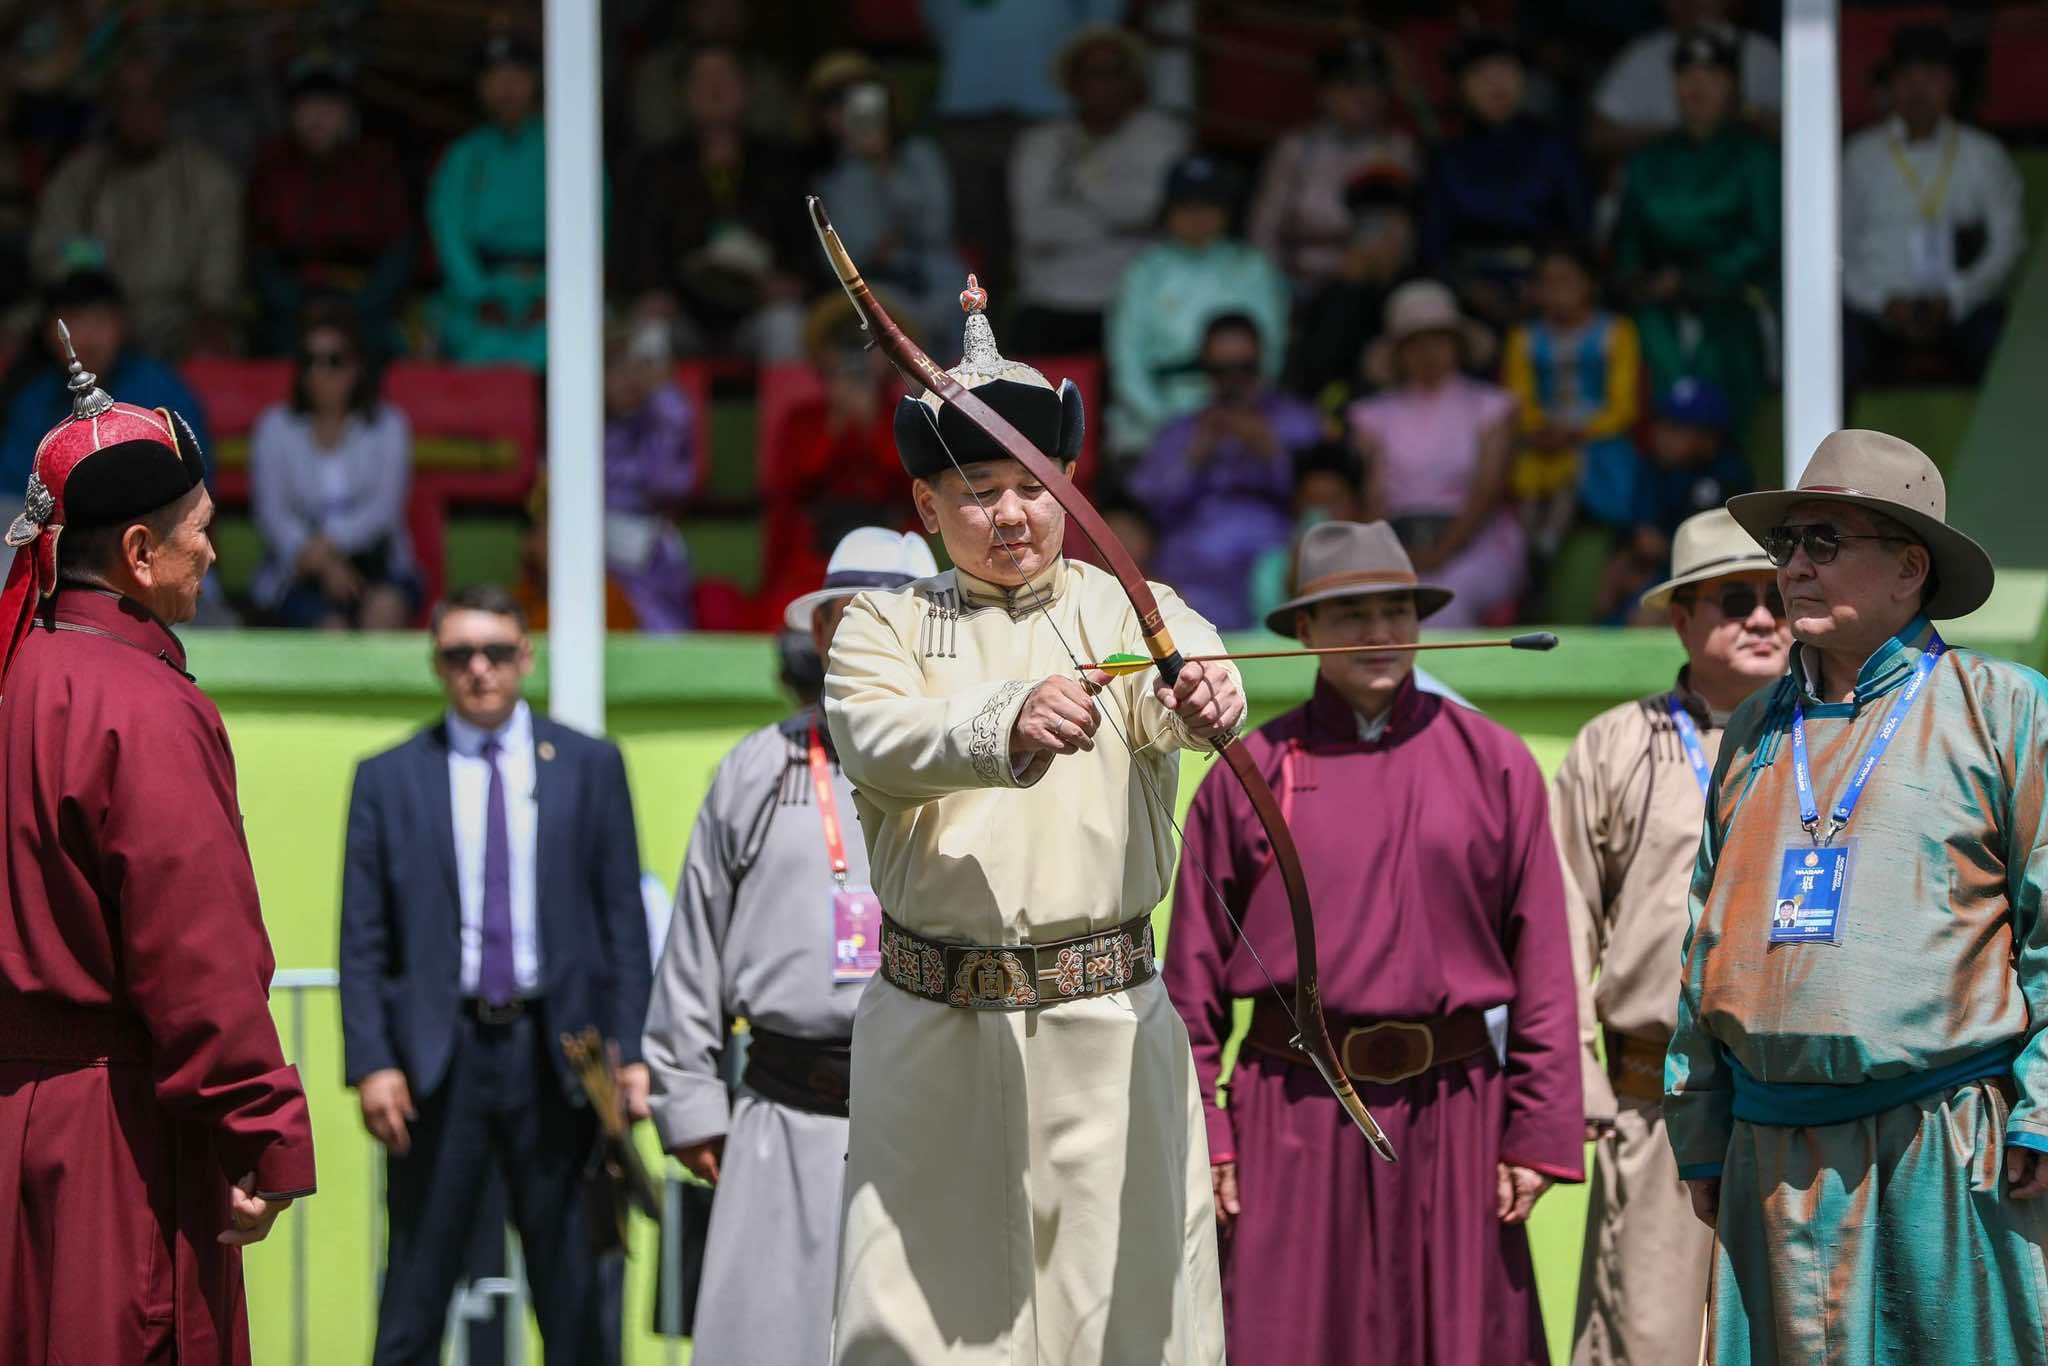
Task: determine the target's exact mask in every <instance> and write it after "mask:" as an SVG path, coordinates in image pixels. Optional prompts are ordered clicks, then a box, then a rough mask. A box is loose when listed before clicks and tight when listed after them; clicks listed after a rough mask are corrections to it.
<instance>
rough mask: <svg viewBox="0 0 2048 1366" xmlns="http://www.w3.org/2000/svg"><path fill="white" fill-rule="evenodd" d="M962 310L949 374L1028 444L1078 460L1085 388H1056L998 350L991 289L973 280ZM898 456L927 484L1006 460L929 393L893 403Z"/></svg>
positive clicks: (991, 442)
mask: <svg viewBox="0 0 2048 1366" xmlns="http://www.w3.org/2000/svg"><path fill="white" fill-rule="evenodd" d="M960 307H961V308H963V309H965V310H966V312H967V329H966V330H967V337H966V345H965V346H964V347H963V348H962V359H961V361H960V363H959V364H958V365H956V366H954V367H953V368H952V369H951V370H948V371H947V372H946V373H947V374H949V375H951V376H952V377H953V378H954V379H956V380H958V381H959V382H960V383H961V385H962V386H963V387H965V388H968V389H972V390H973V391H974V396H975V397H976V398H978V399H980V400H981V401H982V402H983V403H986V404H987V405H988V406H989V407H991V408H993V409H995V410H996V412H997V413H998V414H1000V415H1001V416H1002V417H1003V418H1004V419H1005V420H1007V421H1008V422H1009V423H1010V425H1011V426H1013V427H1015V428H1016V429H1017V430H1018V431H1019V432H1021V433H1023V435H1024V438H1025V440H1027V441H1029V442H1030V443H1031V444H1032V445H1034V446H1036V447H1037V448H1038V449H1039V450H1041V451H1043V452H1045V454H1047V455H1049V456H1051V457H1052V458H1053V459H1055V460H1058V461H1061V462H1063V463H1065V464H1068V465H1071V464H1073V463H1074V461H1076V460H1078V459H1079V458H1080V456H1081V442H1082V438H1083V437H1084V436H1086V435H1087V430H1088V418H1087V414H1086V412H1085V411H1083V409H1082V406H1081V391H1080V390H1079V389H1078V388H1076V387H1075V385H1074V382H1073V381H1072V380H1070V379H1068V380H1061V381H1060V383H1059V387H1058V388H1054V387H1053V383H1052V381H1051V380H1049V379H1047V378H1046V377H1045V376H1044V375H1041V374H1039V373H1038V371H1036V370H1034V369H1032V368H1031V367H1030V366H1028V365H1025V364H1024V363H1023V362H1021V361H1013V360H1009V359H1006V358H1005V357H1004V356H1003V355H1002V353H1001V352H999V351H997V350H996V336H995V330H994V329H993V328H991V327H990V326H989V322H988V313H987V309H988V291H987V290H984V289H983V288H982V287H981V286H980V285H979V284H978V283H976V281H975V278H974V277H973V276H972V275H970V276H968V277H967V288H966V289H965V290H964V291H962V292H961V295H960ZM896 454H897V456H898V457H899V458H900V459H901V460H902V461H903V469H904V472H905V473H907V474H908V475H909V476H910V477H911V478H913V479H929V478H931V477H932V476H933V475H935V474H939V473H941V472H942V471H945V470H949V469H952V468H953V466H954V465H955V464H960V465H971V464H973V463H974V462H976V461H978V460H1004V459H1008V458H1009V453H1008V452H1007V451H1005V450H1004V449H1003V448H1002V447H1001V446H999V445H997V444H996V442H995V440H994V438H992V437H990V436H989V435H988V434H987V433H986V432H984V431H982V430H981V428H979V427H977V426H975V425H974V424H973V423H972V422H969V421H968V420H967V419H966V418H964V417H962V416H961V415H960V414H959V413H958V412H956V411H954V409H953V407H952V405H951V404H948V403H946V402H944V401H943V400H941V399H940V398H939V397H938V395H936V394H933V393H929V392H927V393H926V394H925V395H924V396H923V397H921V398H911V397H908V396H906V397H904V398H903V400H902V401H901V402H899V403H898V404H897V405H896Z"/></svg>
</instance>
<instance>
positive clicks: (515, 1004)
mask: <svg viewBox="0 0 2048 1366" xmlns="http://www.w3.org/2000/svg"><path fill="white" fill-rule="evenodd" d="M533 1004H534V1003H533V1002H532V1001H526V1000H521V999H519V998H517V997H515V998H513V999H512V1000H510V1001H507V1002H505V1004H503V1005H501V1006H494V1005H492V1004H491V1003H490V1002H488V1001H486V1000H484V998H483V997H481V996H465V997H463V998H462V1013H463V1014H465V1015H467V1016H469V1017H470V1018H471V1019H472V1020H475V1021H476V1022H477V1023H478V1024H487V1025H508V1024H511V1023H512V1022H513V1021H514V1020H517V1019H519V1018H520V1017H521V1016H523V1015H524V1014H526V1011H527V1007H529V1006H531V1005H533Z"/></svg>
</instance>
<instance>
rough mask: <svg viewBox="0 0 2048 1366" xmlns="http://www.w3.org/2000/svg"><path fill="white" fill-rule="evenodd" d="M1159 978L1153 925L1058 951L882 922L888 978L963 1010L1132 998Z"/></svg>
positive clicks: (1135, 923)
mask: <svg viewBox="0 0 2048 1366" xmlns="http://www.w3.org/2000/svg"><path fill="white" fill-rule="evenodd" d="M1157 971H1158V963H1157V961H1156V960H1155V959H1154V957H1153V953H1152V917H1151V916H1150V915H1149V914H1148V915H1140V916H1133V917H1132V918H1131V919H1129V920H1126V921H1125V922H1124V923H1123V924H1121V925H1118V926H1117V927H1116V928H1115V929H1110V930H1103V931H1101V932H1099V933H1096V934H1084V935H1079V936H1076V937H1075V938H1072V939H1059V940H1055V941H1053V942H1052V943H1050V944H949V943H947V942H945V941H944V940H939V939H926V938H925V937H924V936H922V935H917V934H912V933H911V932H910V931H909V930H906V929H904V928H903V927H902V926H901V925H899V924H897V923H896V922H895V921H894V920H891V919H890V918H889V917H888V916H886V915H885V916H883V917H882V977H883V979H884V980H885V981H887V982H888V983H889V984H890V985H892V986H895V987H898V988H900V989H902V990H904V991H907V992H909V993H910V994H911V995H913V996H922V997H924V998H925V999H926V1000H927V1001H937V1002H938V1003H939V1004H940V1005H948V1006H956V1007H958V1008H959V1009H961V1010H1034V1009H1036V1008H1038V1007H1039V1006H1055V1005H1058V1004H1059V1003H1060V1002H1062V1001H1078V1000H1082V999H1084V998H1086V997H1090V996H1107V995H1109V994H1110V993H1111V992H1114V991H1128V990H1129V989H1130V988H1132V987H1134V986H1137V985H1138V984H1139V983H1140V982H1144V981H1146V980H1148V979H1150V978H1151V976H1152V975H1153V973H1155V972H1157Z"/></svg>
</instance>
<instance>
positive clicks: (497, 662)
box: [434, 640, 519, 672]
mask: <svg viewBox="0 0 2048 1366" xmlns="http://www.w3.org/2000/svg"><path fill="white" fill-rule="evenodd" d="M478 655H482V656H483V657H484V659H485V660H486V661H488V662H489V663H490V664H492V665H493V666H495V667H497V668H500V669H502V668H504V667H505V666H506V665H507V664H510V663H513V662H514V661H515V660H517V659H518V658H519V647H518V646H517V645H515V644H512V643H511V642H509V641H503V640H494V641H492V642H491V643H490V644H488V645H443V646H442V647H441V648H440V649H438V650H436V651H434V656H435V658H437V659H439V660H440V661H441V667H442V668H444V669H447V670H449V671H451V672H459V671H460V670H463V669H467V668H468V667H469V661H470V660H472V659H475V658H476V657H477V656H478Z"/></svg>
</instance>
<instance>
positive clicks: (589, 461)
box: [543, 0, 604, 731]
mask: <svg viewBox="0 0 2048 1366" xmlns="http://www.w3.org/2000/svg"><path fill="white" fill-rule="evenodd" d="M600 8H601V5H600V0H547V18H546V35H545V36H546V43H545V46H544V48H543V54H544V58H545V63H546V64H545V68H544V74H543V79H544V84H545V91H546V132H547V168H548V257H547V268H548V710H549V711H550V712H552V713H553V714H554V716H555V717H556V718H557V719H559V720H561V721H564V722H567V723H568V724H569V725H572V726H575V727H577V728H579V729H581V730H588V731H601V730H603V729H604V466H603V462H604V375H603V367H604V316H603V310H604V224H603V217H602V187H601V184H600V176H601V175H602V173H603V166H604V125H603V123H602V121H601V120H600V119H599V117H598V95H599V82H600V81H601V79H602V74H601V70H600V67H599V65H598V11H599V9H600Z"/></svg>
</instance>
